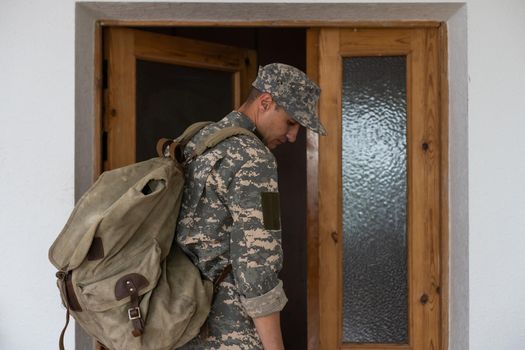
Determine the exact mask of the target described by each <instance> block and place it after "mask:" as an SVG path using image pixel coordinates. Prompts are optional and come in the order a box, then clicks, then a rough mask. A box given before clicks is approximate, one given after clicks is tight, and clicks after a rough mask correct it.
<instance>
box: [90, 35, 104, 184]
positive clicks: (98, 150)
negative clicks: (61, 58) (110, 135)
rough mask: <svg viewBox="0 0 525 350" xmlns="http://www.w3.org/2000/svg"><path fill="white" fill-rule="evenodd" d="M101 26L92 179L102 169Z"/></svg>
mask: <svg viewBox="0 0 525 350" xmlns="http://www.w3.org/2000/svg"><path fill="white" fill-rule="evenodd" d="M102 35H103V33H102V27H101V26H100V25H96V26H95V55H94V56H95V57H94V59H95V106H94V109H93V110H94V112H95V116H94V117H95V130H94V133H93V165H94V166H93V177H92V180H93V182H95V180H96V179H97V178H98V176H99V175H100V174H101V173H102V170H103V169H104V164H103V159H102V148H103V145H102V135H103V133H104V130H105V127H104V125H103V123H104V116H103V113H104V95H105V92H104V86H103V79H104V77H103V74H104V72H103V68H102V67H103V62H104V57H105V55H104V52H103V45H102V41H103V37H102Z"/></svg>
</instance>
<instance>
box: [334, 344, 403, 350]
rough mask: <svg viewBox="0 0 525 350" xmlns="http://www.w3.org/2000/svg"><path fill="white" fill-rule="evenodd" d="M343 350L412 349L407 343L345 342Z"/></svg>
mask: <svg viewBox="0 0 525 350" xmlns="http://www.w3.org/2000/svg"><path fill="white" fill-rule="evenodd" d="M341 349H342V350H412V348H411V347H410V345H407V344H343V345H342V346H341Z"/></svg>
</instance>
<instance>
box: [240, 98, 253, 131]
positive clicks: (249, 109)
mask: <svg viewBox="0 0 525 350" xmlns="http://www.w3.org/2000/svg"><path fill="white" fill-rule="evenodd" d="M237 112H241V113H242V114H244V115H245V116H247V117H248V119H250V120H251V121H252V123H253V124H254V125H256V126H257V123H256V122H255V121H256V118H255V112H256V109H255V108H254V106H253V104H252V105H247V104H246V103H244V104H243V105H242V106H240V107H239V108H238V109H237Z"/></svg>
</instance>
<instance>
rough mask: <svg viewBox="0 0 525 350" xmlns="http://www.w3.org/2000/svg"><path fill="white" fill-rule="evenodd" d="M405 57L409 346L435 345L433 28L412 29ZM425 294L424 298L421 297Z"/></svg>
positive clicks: (436, 128) (436, 125)
mask: <svg viewBox="0 0 525 350" xmlns="http://www.w3.org/2000/svg"><path fill="white" fill-rule="evenodd" d="M412 37H413V39H412V52H411V54H410V55H409V56H408V77H409V84H408V89H407V91H408V96H409V99H408V105H409V108H408V126H409V128H408V131H409V133H408V150H409V154H408V163H409V168H408V172H409V176H408V181H409V182H408V188H409V192H408V204H409V207H408V213H409V215H408V225H409V269H410V271H411V274H410V280H409V286H410V287H409V290H410V294H409V304H410V307H411V320H412V321H411V329H412V333H411V335H410V338H411V345H412V346H413V348H414V349H422V350H427V349H428V350H431V349H432V350H433V349H440V348H441V347H440V332H439V329H440V327H439V326H440V324H441V320H440V317H441V314H440V304H441V302H440V295H439V290H440V283H441V273H440V270H441V269H440V264H441V261H440V245H441V244H440V220H441V214H440V204H441V203H440V194H441V191H440V180H441V174H440V161H441V159H440V156H441V151H440V147H441V140H440V137H439V134H440V120H439V105H440V103H439V66H438V41H437V30H423V29H420V30H413V31H412ZM422 298H426V299H427V300H428V301H427V302H422Z"/></svg>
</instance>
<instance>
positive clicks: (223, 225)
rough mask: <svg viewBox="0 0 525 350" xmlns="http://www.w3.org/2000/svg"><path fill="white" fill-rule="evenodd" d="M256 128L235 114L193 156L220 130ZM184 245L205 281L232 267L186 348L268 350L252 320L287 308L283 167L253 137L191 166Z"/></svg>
mask: <svg viewBox="0 0 525 350" xmlns="http://www.w3.org/2000/svg"><path fill="white" fill-rule="evenodd" d="M229 126H240V127H243V128H246V129H248V130H250V131H254V130H255V125H254V124H253V123H252V122H251V120H249V119H248V117H246V116H245V115H243V114H242V113H240V112H237V111H233V112H231V113H230V114H228V115H227V116H226V117H224V118H223V119H222V120H221V121H219V122H217V123H214V124H211V125H209V126H207V127H205V128H204V129H203V130H202V131H201V132H199V133H198V134H197V135H196V136H195V137H194V138H193V139H192V140H191V141H190V142H189V143H188V144H187V146H186V148H185V153H186V155H189V154H190V153H191V151H192V150H193V149H195V147H196V145H198V144H199V143H200V142H202V141H203V140H204V139H205V138H206V137H207V136H208V135H210V134H211V133H212V132H213V131H214V130H217V129H220V128H224V127H229ZM185 171H186V185H185V191H184V197H183V201H182V207H181V212H180V214H179V222H178V226H177V242H178V243H179V245H180V246H181V248H182V249H183V250H184V251H185V252H186V253H187V254H188V256H189V257H190V258H191V259H192V260H193V262H194V263H195V265H196V266H198V268H199V269H200V271H201V273H202V274H203V276H205V277H207V278H209V279H210V280H214V279H215V278H216V277H217V276H218V275H220V273H221V272H222V271H223V270H224V268H225V267H226V266H227V265H228V264H232V272H231V273H230V276H228V277H227V278H226V279H225V280H224V281H223V282H222V283H221V285H220V288H219V291H218V293H217V295H216V296H215V299H214V303H213V305H212V310H211V313H210V317H209V320H208V327H207V328H208V334H201V335H199V337H197V339H194V341H192V342H190V344H188V345H187V346H186V347H184V348H185V349H186V348H188V349H193V348H194V349H219V348H221V347H223V346H234V347H235V348H240V349H244V348H245V349H258V348H262V346H261V344H260V340H259V337H258V335H257V332H256V330H255V328H254V325H253V321H252V318H255V317H261V316H265V315H268V314H270V313H273V312H277V311H280V310H281V309H282V308H283V307H284V305H285V304H286V302H287V299H286V296H285V294H284V291H283V288H282V282H281V281H280V280H279V278H278V276H277V273H278V272H279V271H280V269H281V266H282V259H283V255H282V249H281V228H280V218H279V207H278V203H279V197H278V186H277V165H276V162H275V158H274V156H273V154H272V153H271V152H270V151H269V150H268V148H267V147H266V146H264V145H263V143H262V142H261V141H260V140H259V139H256V138H254V137H253V136H246V135H239V136H233V137H231V138H229V139H227V140H225V141H223V142H222V143H220V144H219V145H217V146H216V147H214V148H212V149H210V150H208V151H206V152H205V153H204V154H203V155H201V156H200V157H198V158H197V159H195V160H193V161H192V162H190V163H189V164H188V166H187V167H186V169H185Z"/></svg>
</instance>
